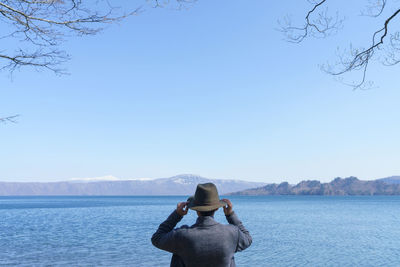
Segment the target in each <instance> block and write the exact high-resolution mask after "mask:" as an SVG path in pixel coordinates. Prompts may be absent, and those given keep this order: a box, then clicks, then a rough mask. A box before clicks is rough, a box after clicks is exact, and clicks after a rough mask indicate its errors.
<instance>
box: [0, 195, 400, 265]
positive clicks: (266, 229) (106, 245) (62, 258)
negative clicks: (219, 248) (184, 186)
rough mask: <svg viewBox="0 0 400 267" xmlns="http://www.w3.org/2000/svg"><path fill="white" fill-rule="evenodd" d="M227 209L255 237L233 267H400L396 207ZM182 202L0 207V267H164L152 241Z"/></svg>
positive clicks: (239, 204) (282, 201) (264, 204)
mask: <svg viewBox="0 0 400 267" xmlns="http://www.w3.org/2000/svg"><path fill="white" fill-rule="evenodd" d="M230 199H231V200H232V202H233V205H234V210H235V211H236V213H237V214H238V216H239V218H240V219H241V220H242V221H243V223H244V225H245V226H246V228H247V229H248V230H249V231H250V233H251V235H252V237H253V244H252V245H251V247H250V248H248V249H247V250H245V251H243V252H240V253H236V255H235V259H236V263H237V265H238V266H400V197H397V196H382V197H381V196H374V197H368V196H362V197H327V196H267V197H238V196H235V197H231V198H230ZM185 200H186V198H185V197H0V266H8V265H9V266H17V265H18V266H169V261H170V258H171V255H170V254H169V253H168V252H164V251H161V250H158V249H156V248H155V247H153V246H152V245H151V242H150V237H151V235H152V234H153V232H154V231H155V230H156V229H157V227H158V225H159V224H160V223H161V222H162V221H163V220H165V219H166V217H167V216H168V215H169V214H170V212H171V211H173V210H174V208H175V206H176V203H177V202H179V201H185ZM215 218H216V220H218V221H219V222H221V223H226V221H225V217H224V216H223V212H222V211H221V210H220V211H218V212H217V214H216V216H215ZM195 219H196V216H195V214H194V212H189V214H188V215H187V216H185V217H184V219H183V220H182V221H181V222H180V224H178V226H179V225H182V224H189V225H191V224H193V223H194V221H195Z"/></svg>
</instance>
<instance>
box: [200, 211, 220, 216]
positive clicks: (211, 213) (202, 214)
mask: <svg viewBox="0 0 400 267" xmlns="http://www.w3.org/2000/svg"><path fill="white" fill-rule="evenodd" d="M216 210H218V209H215V210H209V211H199V213H200V215H201V216H213V215H214V213H215V211H216Z"/></svg>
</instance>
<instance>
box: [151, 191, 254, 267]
mask: <svg viewBox="0 0 400 267" xmlns="http://www.w3.org/2000/svg"><path fill="white" fill-rule="evenodd" d="M220 207H223V208H224V213H225V216H226V220H227V221H228V223H229V224H228V225H223V224H219V223H218V222H216V221H215V220H214V213H215V211H217V210H218V208H220ZM188 209H192V210H195V211H196V212H197V215H198V218H197V221H196V223H195V224H193V225H192V226H190V227H189V226H187V225H184V226H182V227H180V228H177V229H174V227H175V226H176V224H177V223H178V222H179V221H180V220H181V219H182V218H183V216H185V215H186V214H187V213H188ZM151 242H152V243H153V245H154V246H156V247H157V248H159V249H162V250H166V251H169V252H171V253H173V254H174V255H173V257H172V260H171V266H186V267H197V266H207V267H208V266H210V267H219V266H221V267H226V266H228V267H229V266H230V267H232V266H236V265H235V260H234V254H235V252H238V251H242V250H244V249H246V248H247V247H249V246H250V244H251V242H252V239H251V236H250V234H249V232H248V231H247V230H246V228H244V226H243V224H242V222H241V221H240V220H239V219H238V217H237V215H236V214H235V213H234V212H233V206H232V203H231V202H230V201H229V200H228V199H222V200H220V199H219V196H218V191H217V187H216V186H215V185H214V184H212V183H206V184H199V185H197V188H196V192H195V194H194V196H193V197H190V198H189V199H188V201H187V202H180V203H178V205H177V208H176V210H174V211H173V212H172V213H171V215H169V217H168V218H167V220H166V221H164V222H163V223H162V224H160V226H159V227H158V229H157V231H156V232H155V233H154V234H153V236H152V238H151Z"/></svg>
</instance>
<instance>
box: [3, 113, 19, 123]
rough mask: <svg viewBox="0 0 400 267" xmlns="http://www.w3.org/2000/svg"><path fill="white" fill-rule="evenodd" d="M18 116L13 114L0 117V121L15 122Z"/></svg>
mask: <svg viewBox="0 0 400 267" xmlns="http://www.w3.org/2000/svg"><path fill="white" fill-rule="evenodd" d="M18 117H19V115H14V116H8V117H3V118H1V117H0V123H7V122H11V123H17V120H16V119H17V118H18Z"/></svg>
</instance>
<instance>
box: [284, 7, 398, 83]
mask: <svg viewBox="0 0 400 267" xmlns="http://www.w3.org/2000/svg"><path fill="white" fill-rule="evenodd" d="M312 3H313V6H312V8H311V9H310V10H309V11H308V12H307V15H306V17H305V24H304V26H302V27H294V26H292V25H291V21H289V23H286V26H283V27H282V29H281V31H282V32H283V33H284V34H285V35H286V37H287V39H288V41H289V42H294V43H300V42H302V41H303V40H304V39H305V38H307V37H326V36H327V35H328V34H327V33H329V32H332V30H335V29H336V30H337V29H338V27H339V26H340V25H341V23H342V22H343V20H342V19H339V17H338V15H337V17H336V18H337V19H336V20H333V19H332V17H330V16H328V15H327V13H319V17H318V19H317V20H316V19H314V20H312V19H310V17H312V16H313V14H315V12H316V11H317V10H318V9H319V8H321V6H322V5H326V4H327V1H326V0H320V1H318V2H312ZM386 6H387V0H369V1H368V5H367V7H366V10H365V11H363V12H362V15H365V16H369V17H372V18H377V17H380V16H381V15H382V14H383V11H384V10H385V8H386ZM399 13H400V8H399V7H397V8H396V9H395V11H394V12H392V13H391V14H390V15H388V17H387V18H386V19H385V21H384V23H383V26H382V27H380V28H378V30H376V31H375V32H373V34H372V38H371V39H372V41H371V44H370V45H369V46H367V48H353V46H351V45H350V49H349V50H348V51H344V53H341V54H339V55H338V58H339V60H338V62H337V63H335V64H334V65H332V64H326V65H323V67H322V69H323V70H324V71H325V72H327V73H329V74H331V75H334V76H342V75H343V74H345V73H348V72H352V71H361V78H360V80H359V81H357V82H352V83H345V84H347V85H350V86H352V87H353V88H354V89H360V88H364V87H365V86H366V85H367V86H368V85H370V83H369V82H368V83H367V80H366V76H367V70H368V66H369V63H370V62H371V60H373V59H378V57H377V56H375V54H376V52H377V51H380V52H381V53H383V54H384V56H383V60H382V61H383V62H382V63H383V64H384V65H395V64H398V63H399V62H400V59H399V58H398V57H397V55H398V54H399V52H400V34H399V32H396V33H394V34H390V41H389V42H388V47H386V49H384V47H383V45H384V43H386V41H385V40H386V39H387V38H386V37H387V36H388V35H389V26H390V24H391V22H392V21H393V19H394V18H396V17H398V16H399ZM326 21H328V22H330V23H326ZM332 21H333V23H332Z"/></svg>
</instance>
